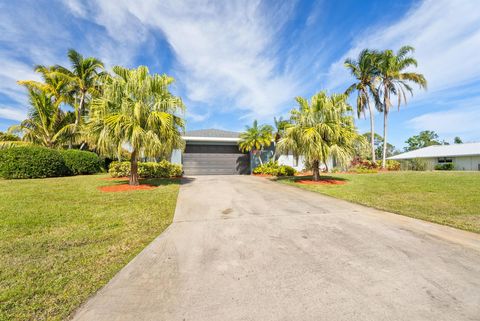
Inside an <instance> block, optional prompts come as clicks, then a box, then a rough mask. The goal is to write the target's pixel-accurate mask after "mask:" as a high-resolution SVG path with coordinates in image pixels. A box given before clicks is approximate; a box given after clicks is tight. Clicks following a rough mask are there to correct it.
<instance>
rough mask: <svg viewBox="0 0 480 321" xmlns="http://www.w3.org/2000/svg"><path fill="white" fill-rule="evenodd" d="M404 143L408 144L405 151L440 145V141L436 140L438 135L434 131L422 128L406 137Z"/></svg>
mask: <svg viewBox="0 0 480 321" xmlns="http://www.w3.org/2000/svg"><path fill="white" fill-rule="evenodd" d="M405 143H406V144H407V145H408V146H407V147H405V148H404V149H405V151H407V152H408V151H411V150H415V149H419V148H423V147H427V146H432V145H442V142H440V141H439V140H438V135H437V133H435V132H434V131H431V130H424V131H421V132H420V133H419V134H418V135H414V136H412V137H410V138H409V139H407V140H406V141H405Z"/></svg>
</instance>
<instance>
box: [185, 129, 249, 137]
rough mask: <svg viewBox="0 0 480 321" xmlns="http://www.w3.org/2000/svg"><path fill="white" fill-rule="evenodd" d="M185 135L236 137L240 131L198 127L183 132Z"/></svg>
mask: <svg viewBox="0 0 480 321" xmlns="http://www.w3.org/2000/svg"><path fill="white" fill-rule="evenodd" d="M184 136H186V137H222V138H238V136H240V133H238V132H232V131H228V130H221V129H214V128H210V129H198V130H190V131H187V132H186V133H185V135H184Z"/></svg>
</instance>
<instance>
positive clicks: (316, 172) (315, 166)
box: [312, 160, 320, 182]
mask: <svg viewBox="0 0 480 321" xmlns="http://www.w3.org/2000/svg"><path fill="white" fill-rule="evenodd" d="M312 172H313V180H314V181H316V182H318V181H319V180H320V162H319V161H318V160H314V161H313V162H312Z"/></svg>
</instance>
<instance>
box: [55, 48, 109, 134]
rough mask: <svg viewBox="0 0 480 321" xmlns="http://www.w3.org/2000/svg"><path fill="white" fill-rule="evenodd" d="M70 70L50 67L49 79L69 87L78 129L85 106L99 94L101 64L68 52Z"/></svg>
mask: <svg viewBox="0 0 480 321" xmlns="http://www.w3.org/2000/svg"><path fill="white" fill-rule="evenodd" d="M68 59H69V60H70V64H71V68H72V69H71V70H70V69H68V68H65V67H62V66H60V65H55V66H54V67H52V70H51V72H50V73H49V76H50V77H53V78H58V79H60V80H62V81H64V82H65V83H68V85H69V93H70V94H71V96H72V102H73V105H74V107H75V114H76V118H75V126H76V127H78V126H79V124H80V123H81V119H82V117H83V116H84V114H85V105H86V104H88V102H89V101H90V100H91V98H92V97H95V96H98V95H99V94H100V82H101V79H102V76H104V75H105V74H106V73H105V72H103V71H102V70H103V68H104V65H103V62H101V61H100V60H99V59H97V58H94V57H87V58H84V57H83V56H82V55H81V54H80V53H78V52H77V51H75V50H73V49H70V50H68Z"/></svg>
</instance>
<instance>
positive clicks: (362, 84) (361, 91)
mask: <svg viewBox="0 0 480 321" xmlns="http://www.w3.org/2000/svg"><path fill="white" fill-rule="evenodd" d="M378 56H379V55H378V52H376V51H373V50H370V49H364V50H362V51H361V52H360V54H359V55H358V58H357V60H353V59H350V58H348V59H346V60H345V63H344V64H345V67H346V68H347V69H348V70H349V71H350V73H351V74H352V76H353V77H354V78H355V79H356V82H354V83H353V84H351V85H350V87H348V88H347V90H346V91H345V94H347V95H350V94H351V93H352V92H353V91H357V117H358V118H360V117H361V115H362V114H365V110H366V109H368V113H369V116H370V145H371V146H370V149H371V151H370V152H371V157H372V161H373V162H374V163H375V162H376V159H375V141H374V134H375V115H374V108H373V107H372V104H371V102H370V97H373V99H374V100H375V102H376V104H375V106H380V104H379V103H378V92H377V88H376V80H377V75H378V69H377V60H378Z"/></svg>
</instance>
